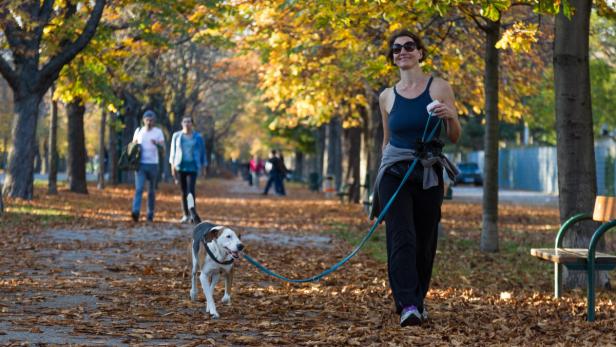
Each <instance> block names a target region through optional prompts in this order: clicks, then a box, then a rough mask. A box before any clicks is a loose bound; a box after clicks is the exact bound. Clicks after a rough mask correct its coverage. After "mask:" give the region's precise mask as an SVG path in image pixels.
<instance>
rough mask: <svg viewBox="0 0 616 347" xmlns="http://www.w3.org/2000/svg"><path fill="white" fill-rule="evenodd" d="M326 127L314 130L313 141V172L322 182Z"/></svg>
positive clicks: (322, 126)
mask: <svg viewBox="0 0 616 347" xmlns="http://www.w3.org/2000/svg"><path fill="white" fill-rule="evenodd" d="M325 128H326V126H325V125H321V126H320V127H318V128H317V129H316V141H315V147H316V148H315V154H316V155H315V157H314V158H315V165H314V167H315V171H316V172H317V173H318V174H319V179H320V180H321V181H323V174H324V173H325V169H324V166H325V135H326V129H325Z"/></svg>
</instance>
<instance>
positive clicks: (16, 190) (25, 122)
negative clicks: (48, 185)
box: [3, 91, 43, 200]
mask: <svg viewBox="0 0 616 347" xmlns="http://www.w3.org/2000/svg"><path fill="white" fill-rule="evenodd" d="M13 95H14V104H15V120H14V121H13V129H12V131H11V135H12V137H13V140H12V146H11V151H10V152H9V163H8V167H7V170H6V178H5V180H4V188H3V193H4V194H6V195H8V196H10V197H15V198H22V199H27V200H30V199H32V197H33V195H34V149H35V146H34V145H33V143H36V123H37V120H38V111H39V104H40V102H41V99H42V98H43V95H42V94H37V93H32V92H25V91H15V92H14V94H13Z"/></svg>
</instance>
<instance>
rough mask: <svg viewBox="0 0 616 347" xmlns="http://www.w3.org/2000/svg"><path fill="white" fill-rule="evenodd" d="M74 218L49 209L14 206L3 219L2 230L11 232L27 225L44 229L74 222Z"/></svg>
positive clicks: (62, 212)
mask: <svg viewBox="0 0 616 347" xmlns="http://www.w3.org/2000/svg"><path fill="white" fill-rule="evenodd" d="M73 218H74V216H71V215H69V214H68V213H67V212H66V211H62V210H57V209H54V208H48V207H37V206H32V205H12V206H10V207H8V208H7V209H6V211H5V214H4V216H3V217H2V219H1V221H2V227H1V228H0V230H10V229H12V228H15V227H20V226H21V227H24V226H27V225H41V226H43V227H45V226H48V225H51V224H56V223H65V222H68V221H70V220H72V219H73Z"/></svg>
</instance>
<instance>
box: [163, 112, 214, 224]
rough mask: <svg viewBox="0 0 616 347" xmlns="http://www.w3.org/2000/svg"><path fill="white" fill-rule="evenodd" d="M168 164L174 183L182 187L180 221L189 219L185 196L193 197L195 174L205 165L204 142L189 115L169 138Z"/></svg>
mask: <svg viewBox="0 0 616 347" xmlns="http://www.w3.org/2000/svg"><path fill="white" fill-rule="evenodd" d="M169 164H171V174H172V175H173V178H174V179H175V182H176V184H177V183H178V181H179V183H180V187H181V188H182V211H183V216H182V219H181V220H180V223H187V222H189V221H190V212H189V211H188V202H187V201H186V197H187V196H188V194H192V196H193V197H195V200H196V195H195V183H196V181H197V175H198V174H199V173H200V172H203V175H204V176H205V169H206V167H207V160H206V158H205V142H204V141H203V137H201V134H199V133H198V132H196V131H194V130H193V120H192V118H191V117H184V118H183V119H182V130H180V131H177V132H175V133H174V134H173V137H172V138H171V150H170V154H169Z"/></svg>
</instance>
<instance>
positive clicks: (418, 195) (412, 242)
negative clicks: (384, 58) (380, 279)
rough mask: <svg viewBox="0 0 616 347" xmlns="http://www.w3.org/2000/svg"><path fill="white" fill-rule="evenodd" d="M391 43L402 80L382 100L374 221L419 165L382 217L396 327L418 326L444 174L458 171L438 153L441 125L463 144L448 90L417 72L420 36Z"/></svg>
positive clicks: (397, 36) (405, 35)
mask: <svg viewBox="0 0 616 347" xmlns="http://www.w3.org/2000/svg"><path fill="white" fill-rule="evenodd" d="M388 43H389V52H388V58H389V60H390V62H391V63H392V64H394V65H395V66H397V67H398V70H399V74H400V80H399V81H398V82H397V83H396V84H395V85H394V86H393V87H390V88H387V89H385V90H384V91H383V92H382V93H381V95H380V96H379V105H380V109H381V115H382V119H383V131H384V138H383V155H382V161H381V165H380V168H379V173H378V175H377V180H376V183H375V196H374V198H373V209H372V211H371V217H372V218H374V217H375V216H378V214H379V213H380V209H381V206H385V204H387V202H388V201H389V200H390V198H391V197H392V195H393V194H394V192H395V191H396V189H397V188H398V186H399V185H400V183H401V181H402V178H403V177H404V174H405V173H406V171H407V169H408V168H409V166H410V164H411V163H412V161H413V160H414V159H415V158H419V159H420V160H419V161H420V162H418V163H417V165H416V166H415V169H414V171H413V174H412V175H411V176H410V178H409V179H408V181H407V182H406V183H405V184H404V186H403V187H402V189H401V190H400V192H399V194H398V196H397V197H396V199H395V200H394V202H393V203H392V205H391V207H390V209H389V211H388V213H387V214H386V216H385V224H386V233H387V269H388V275H389V283H390V286H391V290H392V294H393V297H394V302H395V305H396V311H397V313H399V314H400V325H401V326H407V325H419V324H421V323H422V321H424V320H426V319H427V310H426V307H425V305H424V299H425V297H426V294H427V293H428V289H429V284H430V277H431V275H432V265H433V261H434V255H435V253H436V239H437V231H438V224H439V221H440V218H441V204H442V202H443V174H442V173H443V168H445V169H446V170H447V172H448V174H449V175H455V171H456V170H457V169H456V168H455V166H454V165H453V164H451V162H449V161H448V160H447V158H446V157H445V156H444V155H442V154H441V149H442V146H443V144H442V142H441V141H440V140H439V139H438V137H439V136H440V130H441V129H440V122H438V119H439V118H440V119H441V120H442V124H443V125H444V127H445V131H446V134H447V137H448V138H449V140H451V141H452V142H454V143H455V142H456V141H457V140H458V138H459V137H460V133H461V127H460V122H459V121H458V116H457V111H456V108H455V106H454V103H455V98H454V94H453V90H452V88H451V86H450V85H449V83H447V82H446V81H445V80H443V79H441V78H438V77H432V76H430V75H427V74H425V73H424V72H423V71H422V69H421V67H420V63H421V62H422V61H423V60H424V59H425V54H426V49H425V47H424V45H423V43H422V42H421V40H420V39H419V37H418V36H417V35H415V34H413V33H411V32H410V31H407V30H402V31H398V32H396V33H394V34H393V35H392V36H391V38H390V39H389V42H388ZM435 101H436V102H435ZM434 105H435V106H434ZM428 106H430V111H431V113H429V112H428V110H427V108H428ZM430 114H432V116H434V117H430ZM437 117H438V118H437ZM435 126H439V129H436V132H435V135H434V140H431V141H425V140H426V138H424V136H425V135H424V134H425V133H426V127H427V133H428V134H429V133H430V132H431V131H432V129H433V128H434V127H435Z"/></svg>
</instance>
